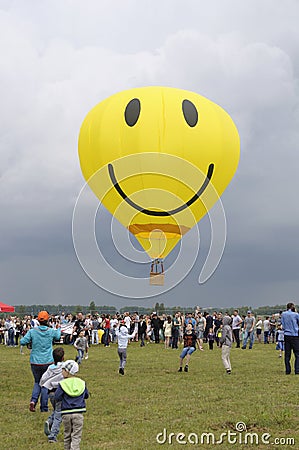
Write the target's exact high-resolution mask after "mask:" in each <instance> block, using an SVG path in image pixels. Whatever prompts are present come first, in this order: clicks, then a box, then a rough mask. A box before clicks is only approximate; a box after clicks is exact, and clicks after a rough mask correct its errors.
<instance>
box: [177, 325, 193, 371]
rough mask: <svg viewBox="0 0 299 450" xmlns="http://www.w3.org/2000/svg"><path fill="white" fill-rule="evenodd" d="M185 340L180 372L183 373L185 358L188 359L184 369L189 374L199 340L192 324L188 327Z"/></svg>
mask: <svg viewBox="0 0 299 450" xmlns="http://www.w3.org/2000/svg"><path fill="white" fill-rule="evenodd" d="M183 339H184V348H183V350H182V353H181V354H180V367H179V370H178V371H179V372H182V371H183V361H184V358H185V357H186V364H185V367H184V371H185V372H188V370H189V361H190V358H191V355H192V353H193V352H195V350H196V340H197V337H196V334H195V332H194V330H193V329H192V323H188V325H187V326H186V330H185V333H184V336H183Z"/></svg>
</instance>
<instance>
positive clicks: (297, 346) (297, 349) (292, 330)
mask: <svg viewBox="0 0 299 450" xmlns="http://www.w3.org/2000/svg"><path fill="white" fill-rule="evenodd" d="M281 325H282V328H283V331H284V342H285V353H284V361H285V368H286V374H287V375H289V374H290V373H291V365H290V359H291V353H292V350H293V352H294V355H295V364H294V369H295V374H296V375H299V334H298V333H299V314H298V313H297V312H296V310H295V305H294V303H288V304H287V311H284V312H283V313H282V315H281Z"/></svg>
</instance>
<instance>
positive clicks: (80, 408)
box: [55, 359, 89, 450]
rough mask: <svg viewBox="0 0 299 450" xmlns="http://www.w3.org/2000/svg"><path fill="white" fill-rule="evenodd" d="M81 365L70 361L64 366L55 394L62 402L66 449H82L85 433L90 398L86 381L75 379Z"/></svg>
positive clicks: (57, 399)
mask: <svg viewBox="0 0 299 450" xmlns="http://www.w3.org/2000/svg"><path fill="white" fill-rule="evenodd" d="M78 371H79V365H78V364H77V363H76V362H75V361H73V360H71V359H69V360H68V361H65V362H64V363H63V365H62V375H63V378H64V379H63V380H62V381H60V383H59V385H58V388H57V390H56V392H55V401H56V402H61V415H62V422H63V425H64V448H65V449H66V450H70V449H80V442H81V437H82V431H83V420H84V419H83V413H85V412H86V405H85V399H87V398H88V397H89V392H88V389H87V387H86V385H85V381H83V380H81V379H80V378H77V377H75V375H76V373H77V372H78Z"/></svg>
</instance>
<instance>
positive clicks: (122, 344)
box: [115, 324, 136, 375]
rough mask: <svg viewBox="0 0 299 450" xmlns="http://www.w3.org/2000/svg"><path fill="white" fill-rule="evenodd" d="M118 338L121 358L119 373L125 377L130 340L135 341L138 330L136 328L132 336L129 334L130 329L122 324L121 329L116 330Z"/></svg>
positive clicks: (118, 349) (118, 351) (118, 350)
mask: <svg viewBox="0 0 299 450" xmlns="http://www.w3.org/2000/svg"><path fill="white" fill-rule="evenodd" d="M115 333H116V336H117V342H118V345H117V347H118V348H117V353H118V356H119V369H118V373H119V374H120V375H124V374H125V365H126V362H127V347H128V342H129V340H130V339H134V337H135V335H136V328H134V331H133V333H132V334H129V332H128V328H127V327H126V326H125V325H124V324H121V325H120V326H119V328H116V330H115Z"/></svg>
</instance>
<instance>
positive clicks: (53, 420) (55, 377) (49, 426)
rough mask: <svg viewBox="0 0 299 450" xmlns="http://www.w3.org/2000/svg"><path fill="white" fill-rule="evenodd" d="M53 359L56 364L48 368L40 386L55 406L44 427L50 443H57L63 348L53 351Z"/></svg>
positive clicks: (59, 420) (59, 421) (59, 422)
mask: <svg viewBox="0 0 299 450" xmlns="http://www.w3.org/2000/svg"><path fill="white" fill-rule="evenodd" d="M53 359H54V364H51V365H50V366H49V367H48V369H47V371H46V372H45V373H44V374H43V376H42V378H41V380H40V386H41V388H42V390H43V389H46V390H47V394H48V397H49V399H50V402H51V404H52V406H53V412H52V414H51V415H50V416H49V417H48V419H47V420H46V421H45V425H44V431H45V434H46V436H48V441H49V442H50V443H55V442H57V435H58V433H59V429H60V424H61V402H57V401H56V400H55V392H56V389H57V387H58V383H59V382H60V381H61V380H63V375H62V361H63V359H64V349H63V348H62V347H57V348H55V349H54V350H53Z"/></svg>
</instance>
